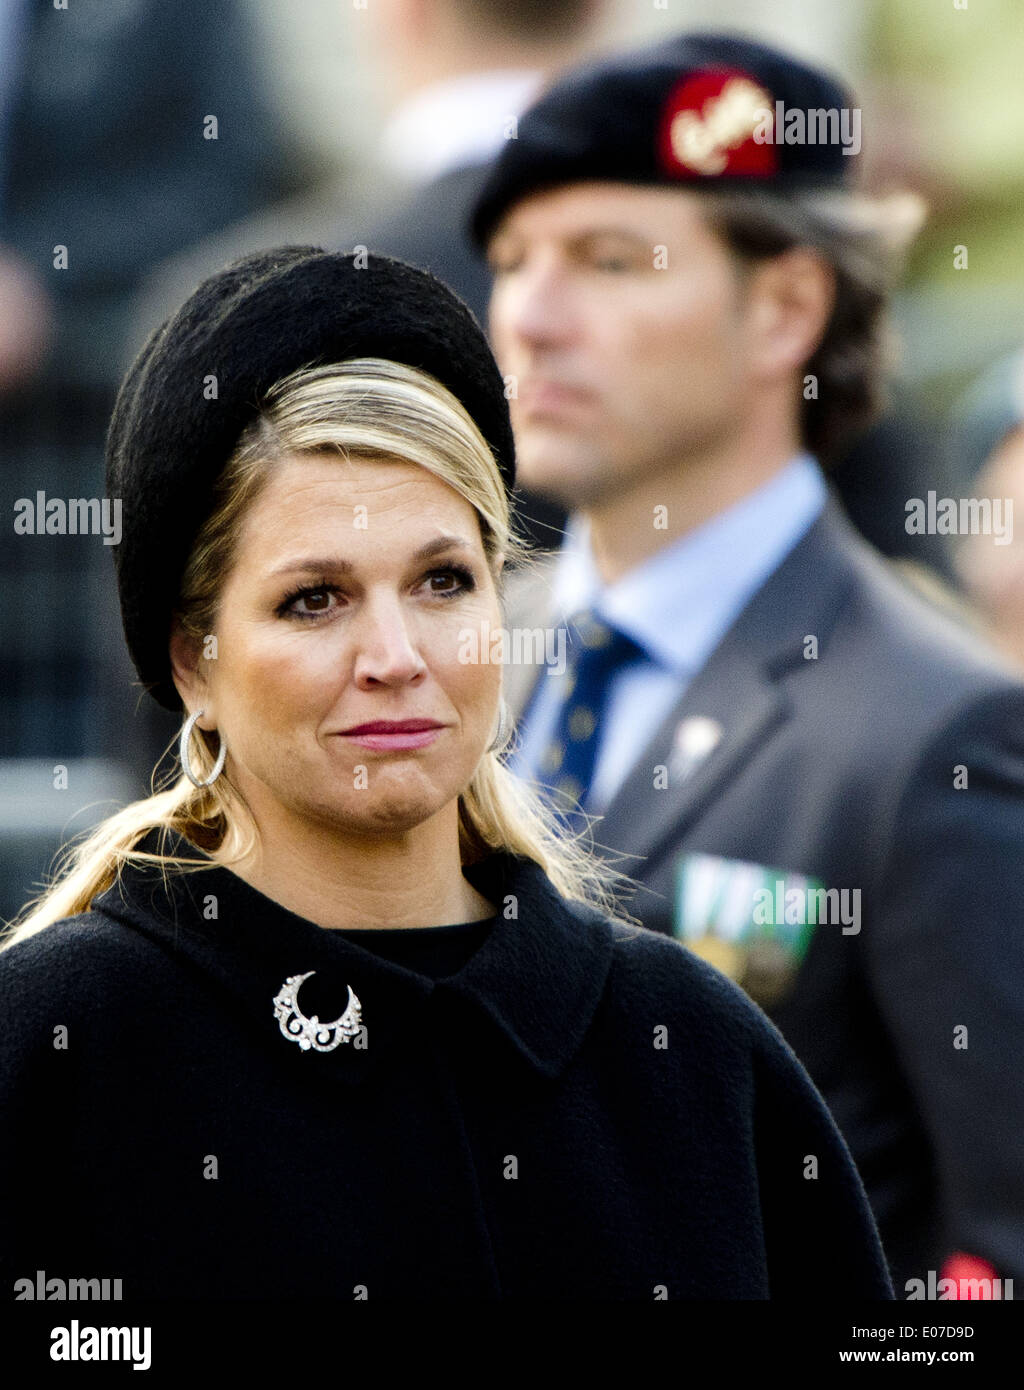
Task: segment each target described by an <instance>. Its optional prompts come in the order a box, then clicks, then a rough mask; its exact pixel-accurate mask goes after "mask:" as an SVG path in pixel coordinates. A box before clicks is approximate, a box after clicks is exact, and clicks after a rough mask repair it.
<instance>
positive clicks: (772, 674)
mask: <svg viewBox="0 0 1024 1390" xmlns="http://www.w3.org/2000/svg"><path fill="white" fill-rule="evenodd" d="M849 536H850V528H849V523H848V522H846V520H845V518H844V517H843V516H842V514H841V512H840V510H839V505H838V503H837V502H836V501H835V500H834V498H830V500H829V502H828V503H827V504H826V507H825V510H824V511H823V513H822V515H821V516H820V517H819V519H818V520H817V521H816V522H815V523H814V525H813V526H812V527H811V528H810V530H809V531H808V532H807V534H806V535H805V536H804V537H803V538H802V539H801V540H800V541H799V542H798V543H797V545H796V546H795V547H794V548H793V550H792V551H791V552H790V553H789V555H788V556H787V557H786V558H785V559H784V560H783V562H782V564H781V565H780V566H779V567H778V569H776V570H775V572H774V573H773V574H772V575H771V576H770V577H769V578H768V580H767V581H766V582H765V583H764V584H763V585H762V587H761V588H760V589H759V590H758V591H757V593H756V594H754V596H753V598H751V599H750V601H749V602H748V603H747V606H746V607H745V608H744V609H743V611H742V612H741V614H740V615H739V617H738V618H737V619H736V621H735V622H734V623H733V625H732V627H731V628H730V629H729V631H728V632H727V633H726V634H725V636H724V637H723V638H722V641H721V642H720V643H719V645H718V647H717V648H716V649H715V651H714V652H713V653H712V655H711V657H710V658H709V659H708V661H707V662H706V663H705V665H704V666H703V667H702V668H701V670H700V671H699V672H698V673H697V674H696V676H695V677H694V678H693V680H692V681H691V682H690V684H689V685H688V687H687V689H686V691H685V693H684V694H683V696H682V698H681V699H680V700H679V701H678V702H677V703H676V705H675V707H674V708H673V709H672V710H671V712H670V713H669V715H668V717H667V718H666V719H665V720H664V721H663V722H662V724H661V726H660V728H659V729H658V730H657V731H656V732H655V734H654V736H653V737H652V739H651V740H650V742H649V743H648V745H647V747H646V748H645V750H644V753H643V754H642V756H641V757H640V758H639V760H638V761H637V763H636V764H635V765H634V766H633V768H632V769H631V771H630V773H629V774H628V776H627V777H626V779H625V781H624V782H623V783H622V785H621V786H620V787H619V790H618V791H617V792H616V794H615V796H614V797H613V799H612V801H611V803H610V804H609V806H608V807H607V809H606V812H605V814H604V816H603V818H602V819H601V820H600V821H599V822H598V823H596V824H595V826H594V831H593V833H594V841H595V844H596V845H597V846H598V847H601V846H606V847H608V848H610V849H613V850H614V851H616V852H621V853H625V854H628V855H638V856H643V857H644V858H649V857H651V856H654V855H656V854H657V853H658V852H659V850H660V849H662V848H663V847H664V846H665V845H666V844H675V843H678V841H679V840H680V838H681V836H682V835H683V834H684V833H685V831H686V830H687V828H688V827H689V826H690V825H692V823H693V822H694V821H695V820H696V819H697V818H698V817H699V816H701V815H702V814H703V813H704V812H705V810H706V809H707V807H708V805H709V804H710V803H711V801H712V800H713V799H714V798H715V797H716V796H717V795H719V794H720V793H721V792H722V790H723V789H724V788H725V787H726V786H727V785H728V783H729V781H730V780H732V779H734V778H735V776H736V774H737V772H738V771H739V769H740V768H741V767H743V765H744V764H745V763H747V762H748V761H749V760H750V759H751V758H752V757H753V756H754V755H755V753H756V752H757V751H758V749H760V748H761V747H762V746H763V745H764V744H765V742H766V741H767V740H768V739H769V738H770V737H771V736H772V734H773V733H774V732H775V731H776V730H777V729H778V728H779V727H780V725H782V724H783V723H784V722H785V720H786V719H787V718H788V717H789V712H790V711H789V699H788V696H787V694H786V692H785V689H784V688H783V686H782V684H781V677H782V676H783V675H784V674H785V672H787V671H789V670H791V669H792V668H793V667H794V666H795V665H798V664H802V663H805V662H806V660H807V659H808V658H807V656H806V655H805V652H806V641H807V638H808V637H814V639H815V640H816V643H817V654H818V659H820V657H821V655H822V653H823V651H824V647H825V645H826V643H827V641H828V638H829V636H830V633H831V630H832V627H833V625H834V623H835V618H836V616H837V614H838V612H839V609H840V607H841V604H842V599H843V593H844V591H845V589H846V587H847V586H848V585H849V583H851V582H852V578H853V574H852V569H851V567H850V565H849V564H847V563H845V562H844V559H843V557H844V555H846V554H847V553H848V549H849V546H850V544H851V541H850V539H849ZM811 659H813V658H811ZM639 717H642V714H641V715H639ZM695 721H702V722H701V723H696V722H695ZM656 769H661V772H660V779H661V785H660V786H659V784H658V782H657V781H656V780H655V779H656V776H659V774H658V773H657V772H656ZM666 777H667V782H666V780H665V779H666ZM637 867H638V866H636V865H630V864H628V863H626V864H624V865H623V868H624V870H625V871H626V872H627V873H635V872H636V870H637Z"/></svg>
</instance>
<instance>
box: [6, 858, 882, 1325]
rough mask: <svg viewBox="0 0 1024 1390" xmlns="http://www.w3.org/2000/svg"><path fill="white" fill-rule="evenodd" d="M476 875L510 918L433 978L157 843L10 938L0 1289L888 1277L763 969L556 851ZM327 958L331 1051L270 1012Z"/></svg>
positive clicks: (356, 1293) (719, 1287)
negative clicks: (621, 908)
mask: <svg viewBox="0 0 1024 1390" xmlns="http://www.w3.org/2000/svg"><path fill="white" fill-rule="evenodd" d="M467 877H469V878H470V879H471V880H472V882H473V883H474V884H475V886H477V888H478V889H479V890H480V891H481V892H483V893H484V894H485V895H486V896H488V897H489V898H490V900H491V901H492V902H494V903H495V904H496V905H497V907H498V914H499V915H498V917H497V920H496V922H495V925H494V927H493V928H492V930H491V931H490V933H489V934H488V935H487V938H486V940H485V941H484V943H483V945H482V946H480V948H479V949H478V950H477V952H476V953H475V954H474V955H473V956H472V958H471V959H470V960H469V962H468V963H467V964H466V965H465V966H464V968H463V969H461V970H460V971H458V972H457V973H456V974H455V975H454V976H452V977H451V978H448V979H443V980H440V981H437V982H435V981H433V980H431V979H429V978H427V977H426V976H424V975H421V974H418V973H413V972H412V971H408V970H405V969H403V968H402V967H400V966H398V965H396V964H393V963H391V962H389V961H388V960H386V959H381V958H380V957H379V956H377V955H375V954H374V953H373V952H372V951H371V950H369V949H364V948H362V947H360V946H358V945H355V944H353V943H352V941H351V940H350V939H346V938H345V937H344V936H343V935H342V934H340V933H338V932H333V931H330V930H324V929H323V928H320V927H318V926H316V925H314V924H313V923H311V922H308V921H306V920H304V919H302V918H299V917H297V916H295V915H293V914H292V913H290V912H288V911H287V910H286V909H285V908H283V907H281V906H280V905H279V904H277V903H275V902H273V901H271V900H270V899H268V898H266V897H265V896H263V895H262V894H260V893H258V892H257V891H256V890H255V889H253V888H251V887H250V886H249V885H247V884H246V883H244V882H243V881H242V880H241V879H239V878H238V877H237V876H236V875H234V874H233V873H231V872H230V871H228V870H226V869H223V868H218V867H214V868H211V869H209V870H202V871H200V872H199V873H198V874H192V875H187V876H183V877H179V876H172V877H171V879H170V890H169V892H168V891H166V890H165V889H164V887H163V885H162V883H161V880H160V875H159V872H158V871H157V870H154V869H136V868H129V869H128V870H126V871H125V873H124V876H123V880H122V887H121V888H120V889H119V888H118V887H117V886H115V887H114V888H112V889H110V890H109V891H107V892H106V893H104V894H102V895H100V896H99V897H97V898H96V900H95V901H94V904H93V910H92V911H91V912H89V913H85V914H83V915H81V916H78V917H75V918H72V919H69V920H66V921H64V922H61V923H58V924H55V925H54V926H52V927H49V928H46V929H45V930H44V931H43V932H41V933H39V934H38V935H37V936H35V937H33V938H31V939H29V940H27V941H25V942H23V943H21V944H19V945H18V946H15V947H13V948H11V949H10V950H9V951H7V952H5V953H3V954H2V955H0V1011H2V1017H3V1030H2V1042H0V1058H2V1128H0V1213H2V1235H0V1290H2V1294H0V1296H2V1297H3V1298H5V1299H10V1298H12V1297H14V1296H15V1295H14V1283H15V1281H16V1280H18V1279H20V1278H31V1279H33V1280H34V1279H35V1277H36V1271H37V1270H44V1271H45V1273H46V1276H47V1278H49V1277H59V1278H62V1279H66V1278H80V1277H86V1276H88V1277H96V1278H103V1277H108V1278H120V1279H121V1280H122V1281H123V1295H124V1297H125V1298H126V1299H128V1298H134V1297H161V1296H174V1295H181V1296H186V1297H189V1296H193V1297H236V1298H237V1297H241V1298H251V1297H260V1296H270V1297H272V1296H286V1297H307V1296H313V1295H329V1296H333V1297H337V1298H341V1299H353V1298H356V1297H360V1296H366V1297H369V1298H397V1297H411V1298H445V1299H471V1298H489V1299H495V1298H535V1299H564V1298H589V1299H597V1298H609V1299H654V1298H657V1297H659V1296H661V1297H668V1298H671V1299H684V1298H754V1299H759V1298H768V1297H772V1298H801V1299H805V1298H808V1297H811V1298H813V1297H821V1298H826V1299H829V1300H837V1299H843V1298H849V1297H858V1296H860V1297H869V1298H879V1299H882V1298H891V1297H892V1291H891V1286H890V1284H889V1279H888V1274H887V1272H886V1269H885V1264H884V1260H883V1257H882V1252H881V1248H880V1246H879V1243H878V1239H877V1234H876V1232H875V1228H874V1225H873V1222H872V1218H871V1216H870V1213H869V1209H868V1207H867V1203H866V1199H865V1196H864V1192H863V1189H862V1187H861V1184H860V1180H859V1178H858V1176H857V1173H856V1170H855V1169H854V1167H853V1165H852V1163H851V1160H850V1158H849V1155H848V1153H847V1150H846V1148H845V1147H844V1145H843V1142H842V1140H841V1139H840V1137H839V1134H838V1132H837V1130H836V1129H835V1127H834V1125H833V1122H832V1120H831V1118H830V1117H829V1115H828V1112H827V1111H826V1109H825V1107H824V1105H823V1103H822V1101H821V1099H820V1097H819V1095H818V1093H817V1092H816V1091H815V1090H814V1088H813V1087H812V1085H811V1084H810V1082H809V1081H808V1078H807V1076H806V1074H805V1073H804V1072H803V1070H802V1069H801V1067H800V1065H799V1064H798V1062H797V1061H796V1059H795V1057H794V1056H793V1054H792V1052H791V1051H790V1050H789V1048H788V1046H787V1045H786V1044H785V1043H784V1042H783V1041H782V1039H781V1037H780V1036H779V1034H778V1033H777V1032H776V1031H775V1030H774V1028H773V1027H772V1025H771V1024H770V1023H769V1022H768V1020H767V1018H766V1017H765V1016H764V1015H763V1014H762V1013H761V1012H760V1011H759V1010H758V1009H756V1008H755V1007H754V1006H753V1005H752V1004H751V1003H750V1002H749V1001H748V1000H747V999H746V997H745V996H744V995H743V994H742V993H741V991H740V990H739V989H738V988H736V987H735V986H734V985H732V984H731V983H730V982H729V981H727V980H726V979H724V977H722V976H720V975H718V974H717V973H715V972H713V971H712V970H711V969H709V968H708V967H707V966H706V965H705V964H704V963H702V962H701V961H699V960H698V959H696V958H695V957H694V956H692V955H691V954H690V952H688V951H687V950H685V949H684V948H683V947H681V946H680V945H678V944H677V943H675V942H672V941H668V940H665V939H664V938H662V937H660V936H658V935H655V934H654V933H650V932H646V931H642V930H639V929H630V928H624V927H622V926H620V925H617V924H612V923H610V922H608V921H606V920H605V919H603V918H602V917H600V916H599V915H597V914H594V913H591V912H589V911H583V910H580V909H577V908H575V907H571V906H570V905H568V904H567V903H566V902H565V901H564V900H563V899H562V898H560V897H559V896H558V894H557V893H556V892H555V890H554V889H553V887H552V886H551V884H550V882H549V881H548V879H547V878H546V876H545V875H544V874H543V873H542V872H541V871H540V869H539V868H538V867H537V866H536V865H534V864H532V863H531V862H530V861H527V860H523V859H517V858H514V857H511V856H506V855H493V856H491V857H490V858H489V859H487V860H486V861H484V862H483V863H482V864H480V865H477V866H476V867H475V868H473V869H470V870H468V871H467ZM214 912H215V913H216V917H214V916H213V913H214ZM311 970H312V971H316V972H317V974H316V978H315V979H314V980H308V981H307V982H306V984H305V985H304V986H303V993H302V996H301V1000H300V1002H301V1004H302V1007H303V1010H304V1011H305V1012H306V1013H307V1014H308V1015H311V1014H313V1013H314V1012H318V1013H319V1015H320V1017H321V1018H331V1019H333V1018H334V1017H336V1015H339V1014H341V1012H342V1009H343V1008H344V1006H345V1003H346V1000H347V997H348V996H347V988H346V987H347V986H349V985H351V987H352V988H353V989H354V991H355V993H356V995H357V996H358V999H359V1001H360V1002H361V1005H362V1025H363V1027H364V1028H365V1030H366V1031H365V1034H361V1035H360V1034H357V1035H356V1037H355V1038H353V1040H352V1041H349V1042H345V1043H343V1044H341V1045H339V1046H337V1047H336V1048H335V1049H334V1050H333V1051H329V1052H318V1051H316V1050H314V1049H309V1050H307V1051H303V1050H302V1049H301V1048H300V1046H298V1045H297V1044H296V1043H295V1042H294V1041H292V1040H290V1039H288V1038H286V1037H285V1036H283V1035H282V1031H281V1027H280V1026H279V1022H278V1020H277V1019H276V1018H275V1012H274V1007H273V1001H274V999H275V997H276V996H277V994H278V992H279V991H280V989H281V987H282V985H283V984H284V982H285V980H286V979H287V978H288V977H289V976H293V975H296V974H304V973H305V972H307V971H311ZM307 990H308V991H309V993H308V996H307V993H306V991H307ZM61 1029H63V1030H66V1032H62V1031H55V1030H61ZM61 1043H66V1046H60V1045H58V1044H61ZM363 1043H365V1044H366V1045H365V1046H361V1045H357V1044H363ZM659 1043H661V1044H662V1045H658V1044H659ZM812 1156H813V1159H812ZM815 1162H816V1165H817V1176H816V1177H810V1176H805V1173H806V1172H808V1171H809V1169H810V1168H813V1166H814V1163H815ZM214 1174H215V1176H214Z"/></svg>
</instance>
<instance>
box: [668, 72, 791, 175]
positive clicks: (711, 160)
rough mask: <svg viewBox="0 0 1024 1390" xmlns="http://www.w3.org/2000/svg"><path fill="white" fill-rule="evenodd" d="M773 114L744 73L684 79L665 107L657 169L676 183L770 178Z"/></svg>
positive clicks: (774, 164) (774, 167)
mask: <svg viewBox="0 0 1024 1390" xmlns="http://www.w3.org/2000/svg"><path fill="white" fill-rule="evenodd" d="M774 110H775V103H774V102H773V100H772V98H771V96H770V95H769V93H768V92H767V91H766V90H765V89H764V87H762V86H761V84H760V83H759V82H757V81H755V79H754V78H753V77H751V76H750V75H749V74H748V73H745V72H740V71H739V70H735V69H733V70H730V69H721V68H719V69H717V70H715V71H712V72H700V73H696V74H694V75H692V76H690V77H687V78H685V79H684V80H683V81H682V82H681V83H680V84H679V85H678V86H677V87H676V88H675V89H674V90H673V91H672V92H671V93H670V94H669V98H668V100H667V102H666V103H665V110H664V114H663V116H662V121H661V130H660V134H659V155H660V158H661V163H662V167H663V168H664V169H665V170H666V172H667V173H669V174H674V175H676V176H677V177H679V176H686V175H693V174H697V175H701V176H703V177H705V178H718V177H721V176H722V175H727V176H737V175H738V176H740V177H746V178H771V177H772V175H773V174H777V173H778V171H779V162H778V155H777V152H776V148H775V143H774ZM755 132H756V133H757V135H758V137H759V138H758V139H755V138H754V137H755Z"/></svg>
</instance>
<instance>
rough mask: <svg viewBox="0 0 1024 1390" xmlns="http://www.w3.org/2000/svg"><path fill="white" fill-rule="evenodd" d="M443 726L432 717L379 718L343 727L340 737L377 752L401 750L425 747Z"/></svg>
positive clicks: (432, 740)
mask: <svg viewBox="0 0 1024 1390" xmlns="http://www.w3.org/2000/svg"><path fill="white" fill-rule="evenodd" d="M443 728H444V725H443V724H436V723H435V722H434V721H433V720H432V719H400V720H386V719H381V720H375V721H374V722H373V723H370V724H357V725H356V726H355V727H354V728H352V729H345V730H344V731H343V732H342V733H341V735H340V737H341V738H347V739H350V740H351V741H352V742H353V743H358V744H359V746H360V747H361V748H370V749H373V750H375V751H376V752H379V753H387V752H401V751H403V750H405V749H408V748H426V746H427V745H428V744H430V743H433V742H434V740H435V739H436V738H437V736H438V734H439V733H441V732H442V730H443Z"/></svg>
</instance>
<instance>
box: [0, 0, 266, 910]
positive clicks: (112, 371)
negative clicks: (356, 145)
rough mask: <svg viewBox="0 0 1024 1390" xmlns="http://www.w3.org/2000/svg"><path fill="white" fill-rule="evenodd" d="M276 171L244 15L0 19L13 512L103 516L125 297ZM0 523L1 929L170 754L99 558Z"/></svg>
mask: <svg viewBox="0 0 1024 1390" xmlns="http://www.w3.org/2000/svg"><path fill="white" fill-rule="evenodd" d="M214 135H215V136H216V138H208V137H213V136H214ZM286 165H287V159H286V153H285V149H284V135H283V133H282V131H281V130H280V128H279V125H278V122H277V120H276V117H275V115H274V113H273V112H272V110H271V109H270V106H269V104H268V101H267V99H266V95H265V93H264V91H263V89H262V77H261V74H260V72H259V65H258V62H257V57H256V54H255V52H254V44H253V42H252V34H251V32H250V25H249V19H248V11H247V7H246V6H245V5H241V4H239V3H236V0H185V3H181V4H177V5H173V6H169V5H165V4H159V3H157V0H132V3H120V4H76V3H72V4H71V5H69V6H65V7H61V8H58V7H55V6H54V5H53V3H51V0H4V2H3V3H2V4H0V460H2V464H3V469H4V482H5V493H6V496H7V498H8V502H7V506H8V509H10V507H11V505H12V504H15V503H17V502H18V501H19V500H23V499H31V500H32V501H35V500H36V499H37V498H38V497H39V496H40V495H41V496H42V498H43V499H44V503H43V505H44V506H45V504H46V502H47V501H49V500H53V501H56V502H57V503H58V505H59V504H61V503H62V502H63V501H66V499H69V498H83V499H87V500H91V499H99V498H100V497H101V495H102V491H103V437H104V432H105V429H106V425H107V421H108V419H109V416H110V410H111V407H112V404H113V399H114V394H115V392H116V389H117V381H118V377H119V374H120V371H121V370H122V368H123V362H122V351H123V344H124V341H125V338H126V335H127V333H128V321H129V319H130V314H131V301H132V295H133V293H134V291H135V289H136V287H137V286H138V284H139V283H140V281H141V280H142V278H143V277H144V276H145V275H146V273H147V271H148V270H149V269H150V268H151V267H152V266H153V265H155V264H156V263H157V262H158V261H160V260H162V259H163V258H164V257H166V256H168V255H169V254H170V253H171V252H172V251H174V250H176V249H177V248H179V247H181V246H182V245H184V244H186V243H189V242H192V241H194V240H195V239H196V238H197V237H199V236H201V235H202V234H204V233H205V232H207V231H209V230H210V229H211V228H213V227H217V226H220V225H222V224H224V223H226V222H229V221H231V220H232V219H234V218H237V217H239V216H241V215H242V213H243V212H247V211H249V210H251V209H252V208H253V207H255V206H258V205H259V204H260V203H261V202H262V201H264V200H265V199H266V198H269V197H274V196H279V194H280V192H281V190H282V188H284V187H285V186H287V183H288V177H289V176H288V175H287V174H286ZM11 520H12V518H11V512H10V510H8V514H7V522H6V523H5V540H4V543H3V545H2V546H0V584H2V586H3V591H4V603H3V620H2V628H0V638H2V642H0V729H2V739H0V760H2V766H0V774H2V775H0V843H2V850H3V853H2V855H0V862H2V868H0V915H7V916H9V915H10V914H11V913H13V912H15V911H16V910H17V908H18V907H19V906H20V904H21V903H22V902H23V901H24V897H25V894H26V892H28V891H29V888H30V885H31V884H32V882H33V880H35V879H36V878H38V876H39V875H40V874H41V873H42V872H43V870H44V868H45V865H46V863H47V861H48V860H49V858H50V857H51V855H52V854H53V853H54V851H55V850H56V849H57V848H58V847H59V845H60V843H61V837H62V835H63V833H64V832H65V830H66V829H67V826H68V822H69V818H70V817H71V815H72V813H73V812H78V811H80V809H81V807H83V806H85V805H87V804H89V803H92V802H100V801H105V800H107V799H108V798H111V797H115V796H119V795H122V794H123V793H124V792H125V790H126V787H125V782H126V780H127V779H126V776H125V775H124V774H123V771H122V759H123V758H124V759H125V760H126V761H130V760H131V757H132V751H133V750H134V753H135V754H136V756H137V755H138V754H139V752H140V750H142V749H145V750H146V752H147V755H149V754H153V755H154V756H155V753H156V750H157V748H158V747H162V746H163V745H164V739H163V737H162V735H161V733H160V731H159V729H158V728H155V727H153V724H154V723H155V721H153V722H152V723H151V721H150V720H148V719H146V717H145V715H143V718H142V719H136V718H135V706H136V703H137V700H138V693H137V692H133V691H132V690H131V686H130V682H129V672H130V667H128V665H127V663H126V662H125V660H124V657H123V653H121V652H120V651H119V650H118V649H117V647H116V645H115V644H114V643H113V642H112V640H111V634H112V633H113V632H114V631H115V630H116V611H117V600H116V594H115V591H114V587H113V583H112V579H111V577H110V574H109V560H108V558H107V555H106V553H105V551H106V548H105V547H104V545H103V543H102V542H101V541H97V539H96V538H95V537H92V536H83V535H74V534H56V533H53V534H51V533H45V532H44V533H42V534H41V533H40V528H38V527H36V528H34V531H33V533H32V534H25V533H19V534H15V532H14V530H13V528H12V525H11ZM58 594H59V595H60V597H59V600H58V597H57V596H58ZM55 764H56V765H59V766H62V767H65V768H67V769H69V770H70V771H69V778H70V780H69V783H68V786H67V789H66V791H65V794H64V796H63V797H55V796H54V787H53V779H54V771H53V769H54V766H55ZM12 788H18V789H19V790H18V791H17V792H14V791H12V790H11V789H12ZM33 789H34V790H33ZM137 790H138V789H134V790H132V789H129V794H134V791H137ZM22 791H24V793H25V795H30V794H31V796H32V806H31V807H28V806H26V804H25V799H24V796H23V795H22ZM73 828H81V822H80V821H79V822H77V824H76V825H75V826H74V827H73Z"/></svg>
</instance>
